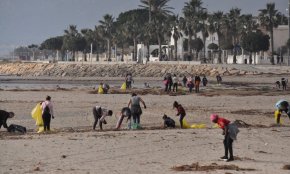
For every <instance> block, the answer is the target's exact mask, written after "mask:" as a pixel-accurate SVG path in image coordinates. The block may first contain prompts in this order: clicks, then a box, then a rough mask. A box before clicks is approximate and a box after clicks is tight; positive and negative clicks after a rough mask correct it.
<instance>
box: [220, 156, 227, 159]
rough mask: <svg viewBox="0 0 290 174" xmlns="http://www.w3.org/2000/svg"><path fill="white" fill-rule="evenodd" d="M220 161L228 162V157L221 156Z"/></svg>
mask: <svg viewBox="0 0 290 174" xmlns="http://www.w3.org/2000/svg"><path fill="white" fill-rule="evenodd" d="M220 159H222V160H228V157H226V156H223V157H221V158H220Z"/></svg>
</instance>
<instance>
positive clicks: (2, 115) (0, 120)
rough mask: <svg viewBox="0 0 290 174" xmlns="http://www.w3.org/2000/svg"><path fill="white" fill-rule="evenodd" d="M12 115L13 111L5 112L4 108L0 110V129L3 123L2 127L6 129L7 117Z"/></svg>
mask: <svg viewBox="0 0 290 174" xmlns="http://www.w3.org/2000/svg"><path fill="white" fill-rule="evenodd" d="M13 117H14V112H7V111H4V110H0V129H1V127H2V125H3V127H4V128H6V129H7V130H8V126H7V119H8V118H13Z"/></svg>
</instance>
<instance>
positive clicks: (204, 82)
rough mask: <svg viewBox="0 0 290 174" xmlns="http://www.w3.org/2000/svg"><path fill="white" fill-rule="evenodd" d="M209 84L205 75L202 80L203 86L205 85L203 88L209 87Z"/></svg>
mask: <svg viewBox="0 0 290 174" xmlns="http://www.w3.org/2000/svg"><path fill="white" fill-rule="evenodd" d="M207 82H208V80H207V78H206V77H205V75H204V76H203V78H202V84H203V86H206V85H207Z"/></svg>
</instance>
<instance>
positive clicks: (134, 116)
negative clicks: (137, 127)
mask: <svg viewBox="0 0 290 174" xmlns="http://www.w3.org/2000/svg"><path fill="white" fill-rule="evenodd" d="M133 123H137V124H140V114H133Z"/></svg>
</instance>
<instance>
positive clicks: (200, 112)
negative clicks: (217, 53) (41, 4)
mask: <svg viewBox="0 0 290 174" xmlns="http://www.w3.org/2000/svg"><path fill="white" fill-rule="evenodd" d="M281 77H285V75H279V74H278V75H275V76H270V75H256V76H250V75H249V76H239V77H238V76H231V77H230V76H228V77H227V76H225V77H224V78H223V84H222V85H217V84H216V82H215V79H214V78H213V77H209V86H208V87H206V88H204V87H202V88H201V92H200V93H199V94H196V93H192V94H189V93H186V95H176V94H174V93H172V94H170V95H168V94H164V93H163V92H162V89H160V88H159V87H161V86H162V78H159V79H158V78H154V79H148V78H147V79H146V78H136V82H135V89H133V91H137V93H139V94H140V96H141V97H142V98H143V99H144V101H145V102H146V105H147V109H143V114H142V116H141V124H142V126H143V127H144V129H143V130H127V128H126V125H125V123H123V125H122V130H121V131H112V130H113V128H114V127H115V124H116V122H117V116H116V114H117V113H118V112H119V111H120V109H121V108H122V107H124V106H126V105H127V103H128V101H129V99H130V93H131V92H132V91H126V92H125V93H124V92H120V90H119V86H118V84H119V85H121V83H122V79H121V78H116V79H113V82H112V83H113V84H114V85H113V90H112V91H113V93H112V94H103V95H100V94H96V92H95V91H94V90H93V89H92V88H93V87H94V85H95V84H96V83H98V82H99V81H98V80H95V79H82V78H79V79H75V80H77V83H76V82H74V83H70V82H69V80H68V81H63V82H62V84H61V85H60V86H58V87H57V86H56V85H55V83H54V81H57V80H54V78H51V79H45V78H44V79H42V80H44V81H45V83H47V84H50V85H47V86H49V87H46V86H42V85H41V84H43V83H39V82H38V81H37V80H33V79H30V78H27V77H9V78H1V77H0V78H1V86H0V88H1V90H0V109H4V110H7V111H13V112H15V115H16V116H15V117H14V118H13V119H10V120H9V121H8V124H11V123H14V124H19V125H23V126H25V127H26V128H27V129H28V133H27V134H25V135H21V134H17V133H16V134H9V133H7V132H6V130H5V129H3V128H2V129H1V130H0V146H1V150H0V156H1V159H0V173H7V174H8V173H9V174H10V173H86V174H88V173H108V174H109V173H127V174H131V173H132V174H133V173H156V174H159V173H180V172H179V171H176V170H197V171H191V172H182V173H223V174H224V173H228V174H229V173H269V174H270V173H289V170H285V169H283V167H284V168H287V166H286V167H285V165H290V158H289V154H290V149H289V143H290V139H289V132H290V120H289V119H288V118H287V117H286V116H285V115H284V116H283V117H282V118H283V122H284V124H283V126H281V127H277V126H275V125H273V123H274V122H275V121H274V116H273V112H274V109H275V108H274V104H275V102H276V101H278V100H279V99H282V98H283V99H286V100H288V101H289V100H290V91H289V89H288V90H287V91H282V90H278V89H275V88H274V82H275V81H276V80H280V79H281ZM286 78H288V79H289V77H287V76H286ZM7 79H8V80H7ZM144 79H145V80H144ZM38 80H39V79H38ZM101 80H104V79H101ZM144 81H149V82H150V83H151V84H152V88H151V89H149V90H148V89H147V92H142V91H146V90H145V89H143V88H141V86H142V84H143V82H144ZM28 82H29V83H28ZM19 84H21V85H24V86H25V85H26V86H25V87H21V85H19ZM28 84H29V85H28ZM82 84H83V85H82ZM133 87H134V85H133ZM153 87H154V88H153ZM137 88H138V89H137ZM46 95H50V96H51V97H52V101H53V102H54V106H55V119H54V120H52V123H51V126H52V129H53V131H51V133H48V134H37V133H36V131H35V129H36V126H35V122H34V120H33V119H32V118H31V115H30V112H31V110H32V109H33V107H34V106H35V105H36V103H37V102H39V101H42V100H44V98H45V96H46ZM175 100H176V101H178V102H179V103H181V104H182V105H183V106H184V107H185V109H186V112H187V116H186V120H187V122H189V123H191V124H192V123H204V124H206V126H207V128H205V129H179V128H176V129H162V128H161V126H162V124H163V123H162V116H163V114H164V113H166V114H167V115H169V116H170V117H172V118H174V120H175V121H176V122H177V123H178V117H175V113H176V111H175V110H174V109H172V103H173V101H175ZM95 105H102V106H104V107H107V108H110V109H112V110H113V111H114V114H113V116H112V117H110V118H108V119H107V122H108V124H107V125H104V131H102V132H101V131H99V130H97V131H92V130H91V129H92V124H93V114H92V107H93V106H95ZM211 113H217V114H219V115H221V116H223V117H225V118H228V119H229V120H232V121H234V120H242V121H244V122H245V123H247V124H248V126H245V127H243V128H240V133H239V135H238V141H236V142H234V156H235V161H233V162H230V163H227V162H224V161H220V160H219V157H221V156H223V153H224V152H223V144H222V141H223V136H222V135H221V133H222V131H221V129H216V128H212V126H213V124H212V123H211V122H210V120H209V115H210V114H211ZM178 125H179V124H178ZM197 163H198V165H199V166H204V167H203V168H202V167H200V170H205V171H199V169H198V167H196V164H197ZM191 164H195V165H193V166H195V167H193V168H190V165H191ZM182 165H189V166H185V167H184V166H182ZM225 165H229V166H225ZM212 166H213V167H212ZM174 167H177V168H175V170H174ZM217 168H219V169H218V170H216V169H217ZM226 169H229V170H226Z"/></svg>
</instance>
